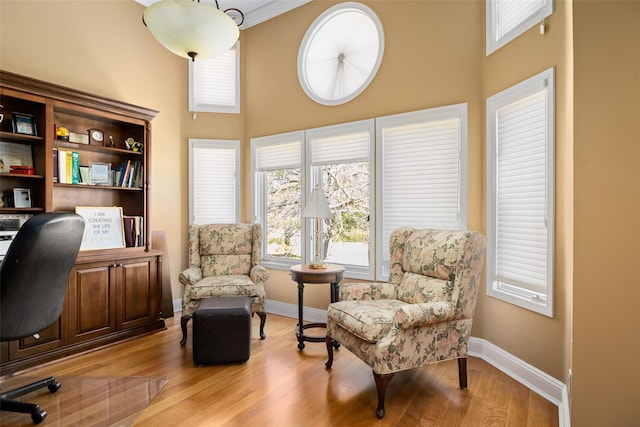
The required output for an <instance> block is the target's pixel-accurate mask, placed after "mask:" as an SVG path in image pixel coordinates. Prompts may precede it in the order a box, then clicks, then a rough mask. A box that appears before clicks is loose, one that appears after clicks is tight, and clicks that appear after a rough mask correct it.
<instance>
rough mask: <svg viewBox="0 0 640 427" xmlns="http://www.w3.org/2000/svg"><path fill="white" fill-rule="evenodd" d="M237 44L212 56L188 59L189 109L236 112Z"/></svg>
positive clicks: (238, 104)
mask: <svg viewBox="0 0 640 427" xmlns="http://www.w3.org/2000/svg"><path fill="white" fill-rule="evenodd" d="M239 58H240V46H239V42H237V43H236V44H235V45H234V46H233V47H232V48H231V49H229V50H228V51H227V52H225V53H223V54H222V55H220V56H217V57H215V58H211V59H204V60H197V61H189V110H190V111H195V112H214V113H215V112H217V113H239V112H240V82H239V76H240V72H239V63H240V59H239Z"/></svg>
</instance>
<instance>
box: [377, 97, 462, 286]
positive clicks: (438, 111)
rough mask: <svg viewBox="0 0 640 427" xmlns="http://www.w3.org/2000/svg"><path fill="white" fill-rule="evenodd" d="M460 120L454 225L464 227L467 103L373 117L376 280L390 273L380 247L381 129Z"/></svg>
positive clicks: (381, 221)
mask: <svg viewBox="0 0 640 427" xmlns="http://www.w3.org/2000/svg"><path fill="white" fill-rule="evenodd" d="M449 119H457V120H459V123H460V125H459V132H460V134H459V141H458V144H459V145H458V162H459V166H458V168H459V173H460V175H459V177H458V214H457V228H458V229H460V230H465V229H466V228H467V176H468V170H467V169H468V167H467V104H466V103H461V104H455V105H449V106H443V107H437V108H431V109H426V110H420V111H412V112H409V113H402V114H396V115H391V116H385V117H380V118H377V119H376V152H377V155H378V162H377V169H376V188H377V194H376V209H375V210H376V212H378V213H379V215H378V221H379V224H376V279H377V280H379V281H386V280H387V279H388V278H389V273H388V271H387V268H386V266H385V262H384V258H385V256H387V254H386V253H385V252H387V251H385V250H384V249H383V248H384V247H385V246H386V245H385V242H384V240H385V236H384V230H383V227H384V195H383V193H384V190H383V189H384V173H383V169H384V135H383V134H384V131H385V128H390V127H397V126H403V125H409V124H419V123H426V122H432V121H439V120H449ZM414 226H415V227H438V225H436V224H428V223H423V224H419V223H415V225H414Z"/></svg>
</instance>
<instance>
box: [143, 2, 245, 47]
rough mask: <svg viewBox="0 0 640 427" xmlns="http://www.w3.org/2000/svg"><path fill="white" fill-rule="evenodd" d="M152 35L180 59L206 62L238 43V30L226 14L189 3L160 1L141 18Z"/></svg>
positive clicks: (196, 3)
mask: <svg viewBox="0 0 640 427" xmlns="http://www.w3.org/2000/svg"><path fill="white" fill-rule="evenodd" d="M143 20H144V23H145V25H146V26H147V27H148V28H149V31H151V34H153V36H154V37H155V38H156V39H157V40H158V41H159V42H160V44H162V46H164V47H165V48H167V49H168V50H170V51H171V52H173V53H175V54H176V55H179V56H182V57H183V58H194V54H195V57H197V58H198V59H208V58H214V57H216V56H218V55H221V54H223V53H224V52H226V51H227V50H229V48H231V46H233V44H234V43H235V42H236V41H237V40H238V36H239V35H240V30H239V29H238V26H237V25H236V23H235V22H234V21H233V19H231V17H230V16H228V15H227V14H226V13H224V12H222V11H221V10H219V9H217V8H216V7H213V6H209V5H206V4H204V3H200V2H197V1H192V0H162V1H159V2H157V3H154V4H152V5H151V6H149V7H148V8H147V9H146V10H145V11H144V15H143Z"/></svg>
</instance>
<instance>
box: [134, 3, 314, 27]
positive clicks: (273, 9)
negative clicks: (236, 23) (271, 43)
mask: <svg viewBox="0 0 640 427" xmlns="http://www.w3.org/2000/svg"><path fill="white" fill-rule="evenodd" d="M135 1H137V2H138V3H140V4H143V5H144V6H149V5H151V4H153V3H155V2H156V1H159V0H135ZM194 1H201V2H202V3H206V4H211V5H212V6H213V7H215V6H216V2H215V0H194ZM310 1H311V0H218V5H219V6H220V9H221V10H225V9H229V8H236V9H240V10H241V11H242V13H244V24H242V26H240V29H241V30H242V29H246V28H249V27H252V26H254V25H258V24H259V23H261V22H264V21H266V20H269V19H271V18H273V17H275V16H278V15H281V14H283V13H286V12H288V11H290V10H291V9H295V8H296V7H299V6H302V5H303V4H305V3H308V2H310Z"/></svg>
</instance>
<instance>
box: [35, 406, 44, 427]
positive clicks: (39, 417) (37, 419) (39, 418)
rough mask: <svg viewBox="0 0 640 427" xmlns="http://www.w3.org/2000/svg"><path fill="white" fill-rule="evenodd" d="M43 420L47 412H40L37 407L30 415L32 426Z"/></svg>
mask: <svg viewBox="0 0 640 427" xmlns="http://www.w3.org/2000/svg"><path fill="white" fill-rule="evenodd" d="M45 418H47V411H42V410H40V407H39V406H38V407H37V408H36V409H34V411H33V413H31V421H33V423H34V424H40V423H41V422H42V420H44V419H45Z"/></svg>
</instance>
